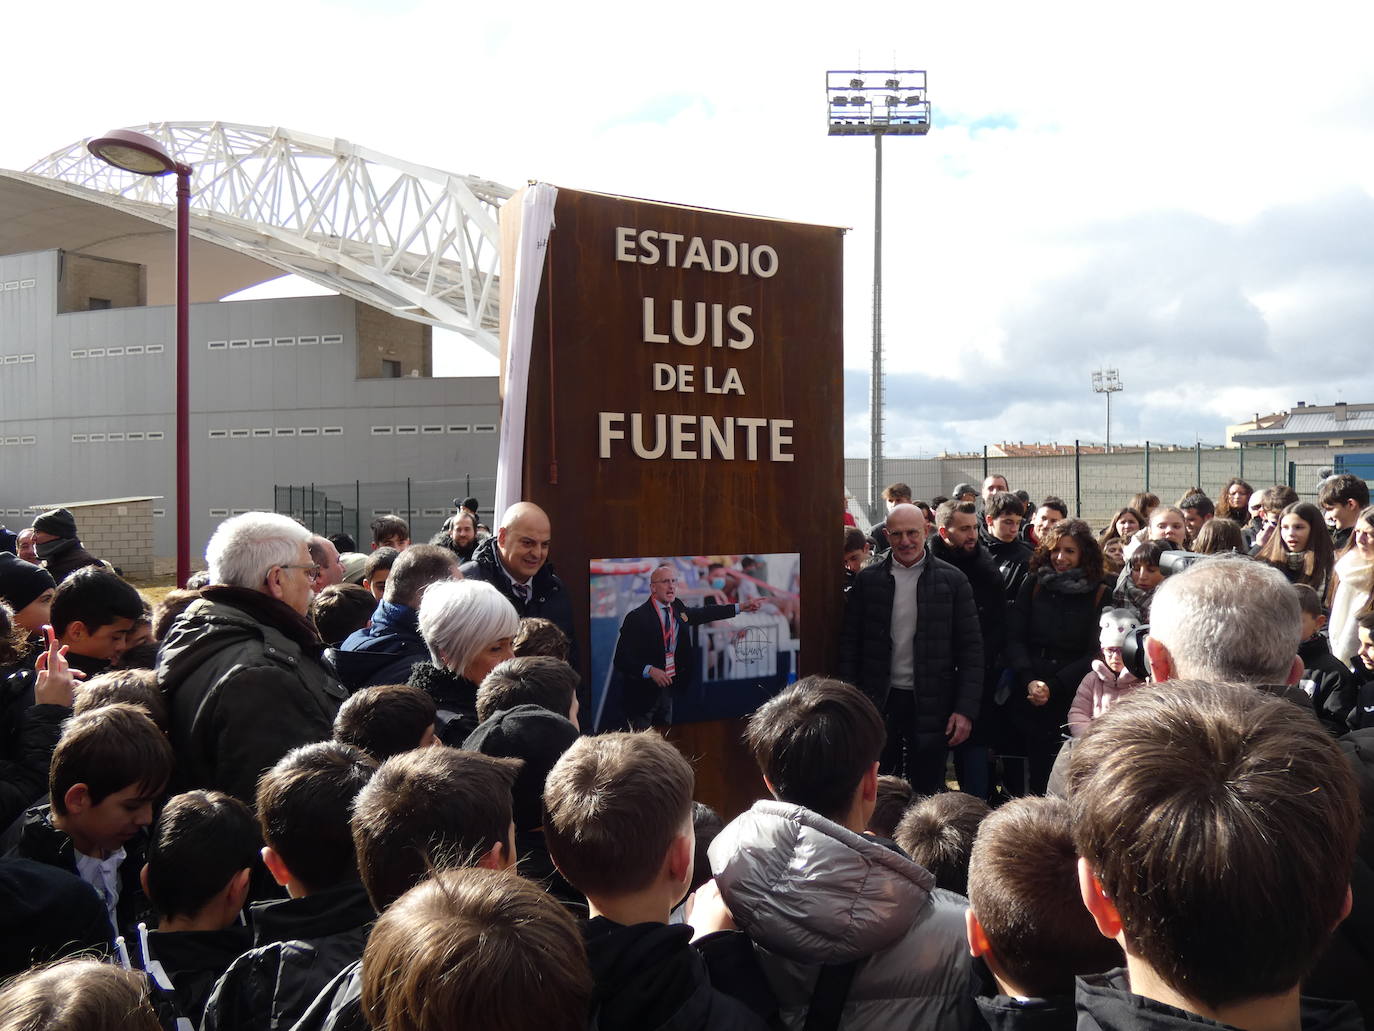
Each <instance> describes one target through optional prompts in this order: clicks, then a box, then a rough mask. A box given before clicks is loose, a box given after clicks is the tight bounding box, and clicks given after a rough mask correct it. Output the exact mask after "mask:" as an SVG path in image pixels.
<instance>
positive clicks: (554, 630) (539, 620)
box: [511, 616, 568, 662]
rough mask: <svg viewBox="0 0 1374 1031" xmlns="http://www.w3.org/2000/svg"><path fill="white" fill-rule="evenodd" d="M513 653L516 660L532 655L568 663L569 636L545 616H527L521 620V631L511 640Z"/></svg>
mask: <svg viewBox="0 0 1374 1031" xmlns="http://www.w3.org/2000/svg"><path fill="white" fill-rule="evenodd" d="M511 651H513V652H515V656H516V658H523V657H525V656H530V655H547V656H549V657H550V658H554V659H561V660H562V661H563V662H567V661H568V635H567V634H565V633H563V629H562V628H561V627H560V626H559V625H558V624H557V623H555V622H554V621H553V620H551V619H545V618H544V617H543V616H525V617H524V618H523V619H521V620H520V629H519V630H517V631H516V632H515V637H514V638H512V639H511Z"/></svg>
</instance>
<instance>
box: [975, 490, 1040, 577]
mask: <svg viewBox="0 0 1374 1031" xmlns="http://www.w3.org/2000/svg"><path fill="white" fill-rule="evenodd" d="M1025 518H1026V503H1025V502H1024V501H1022V500H1021V499H1020V498H1018V497H1017V496H1016V495H1015V494H1009V493H1007V492H1005V491H1002V492H999V493H997V494H994V495H993V496H992V497H990V498H989V499H988V501H987V504H986V505H985V506H984V507H983V526H981V527H979V528H978V529H979V535H980V537H979V539H980V540H982V542H983V543H984V544H985V545H987V549H988V552H989V554H991V555H992V560H993V562H995V563H996V564H997V571H998V572H999V573H1001V574H1002V586H1003V587H1004V588H1005V594H1006V598H1007V601H1009V602H1011V601H1015V600H1016V596H1017V594H1018V593H1020V590H1021V584H1022V582H1023V581H1024V580H1025V579H1026V575H1027V572H1028V570H1029V568H1030V560H1031V555H1032V554H1033V552H1032V550H1031V546H1030V545H1029V544H1027V543H1026V541H1025V539H1024V538H1023V537H1022V535H1021V525H1022V523H1023V522H1024V520H1025Z"/></svg>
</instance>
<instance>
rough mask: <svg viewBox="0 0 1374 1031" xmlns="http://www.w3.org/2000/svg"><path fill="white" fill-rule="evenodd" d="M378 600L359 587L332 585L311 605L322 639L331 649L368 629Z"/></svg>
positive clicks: (318, 595)
mask: <svg viewBox="0 0 1374 1031" xmlns="http://www.w3.org/2000/svg"><path fill="white" fill-rule="evenodd" d="M376 608H377V599H376V598H374V597H372V592H371V591H369V590H368V589H367V588H366V587H360V586H359V585H358V584H330V585H329V586H328V587H326V588H324V590H322V591H320V593H319V594H317V595H315V600H314V601H312V602H311V603H310V618H311V619H312V620H314V621H315V628H316V629H317V630H319V632H320V639H321V640H323V641H324V643H325V644H327V645H329V646H331V647H337V646H338V645H341V644H343V642H344V640H345V639H346V638H348V636H349V635H350V634H353V633H356V632H357V631H359V630H363V629H365V628H366V627H367V624H368V621H369V620H370V619H371V618H372V613H373V612H374V611H376Z"/></svg>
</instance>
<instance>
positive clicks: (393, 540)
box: [369, 515, 410, 553]
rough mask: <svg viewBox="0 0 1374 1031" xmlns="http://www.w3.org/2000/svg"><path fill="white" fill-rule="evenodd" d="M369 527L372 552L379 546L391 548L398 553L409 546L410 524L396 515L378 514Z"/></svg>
mask: <svg viewBox="0 0 1374 1031" xmlns="http://www.w3.org/2000/svg"><path fill="white" fill-rule="evenodd" d="M369 529H370V530H371V531H372V550H373V551H374V552H375V551H377V550H378V549H379V548H393V549H395V550H396V552H397V553H400V552H402V551H405V550H406V548H408V547H410V524H409V523H407V522H406V521H405V520H404V519H402V518H401V517H400V516H398V515H384V516H378V517H377V518H376V519H374V520H372V524H371V526H370V527H369Z"/></svg>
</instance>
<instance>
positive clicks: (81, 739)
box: [15, 704, 172, 939]
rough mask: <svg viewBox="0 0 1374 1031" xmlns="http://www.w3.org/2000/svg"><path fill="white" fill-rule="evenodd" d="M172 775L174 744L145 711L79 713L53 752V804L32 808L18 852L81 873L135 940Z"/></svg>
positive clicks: (124, 708) (110, 708) (119, 927)
mask: <svg viewBox="0 0 1374 1031" xmlns="http://www.w3.org/2000/svg"><path fill="white" fill-rule="evenodd" d="M171 775H172V747H171V745H169V744H168V743H167V737H166V735H164V734H163V733H162V731H160V730H158V729H157V725H156V724H155V723H153V721H152V720H151V719H149V718H148V714H147V713H146V712H144V711H143V710H142V709H140V708H138V707H136V706H133V705H126V704H116V705H106V706H104V707H103V708H100V709H95V710H93V711H91V712H88V713H86V714H85V715H83V716H74V717H72V718H71V719H70V720H68V721H67V724H66V726H65V727H64V728H63V730H62V738H61V740H60V741H58V743H57V749H56V750H55V751H54V752H53V757H52V767H51V769H50V771H49V773H48V798H49V803H48V804H45V805H40V806H35V807H34V808H32V809H30V810H29V811H28V812H27V813H26V814H25V816H24V826H23V829H22V831H21V832H20V837H19V844H18V846H17V847H16V849H15V854H16V855H17V856H19V857H20V858H22V859H34V860H37V861H38V862H41V863H48V864H49V865H51V866H56V867H59V868H60V869H63V870H66V871H67V872H69V873H74V874H76V875H78V876H79V877H80V878H81V879H82V880H83V881H85V882H86V883H87V884H89V885H91V887H93V888H94V889H95V891H96V894H98V895H99V896H100V897H101V899H102V901H104V903H105V910H106V913H107V915H108V916H109V919H110V925H111V927H113V928H114V929H115V931H116V933H119V934H123V935H125V937H127V938H130V939H132V937H133V932H134V929H135V928H136V927H137V925H138V922H139V920H141V919H143V918H144V917H145V915H146V910H147V899H146V898H145V897H144V895H143V888H142V885H141V884H140V882H139V874H140V871H141V870H142V869H143V854H144V850H145V848H146V844H147V839H148V833H147V828H148V826H149V825H150V824H151V823H152V822H153V804H154V803H155V802H156V801H157V800H158V799H160V798H161V797H162V793H163V791H164V790H165V789H166V787H167V781H168V780H169V779H170V778H171Z"/></svg>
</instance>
